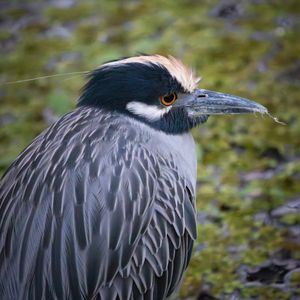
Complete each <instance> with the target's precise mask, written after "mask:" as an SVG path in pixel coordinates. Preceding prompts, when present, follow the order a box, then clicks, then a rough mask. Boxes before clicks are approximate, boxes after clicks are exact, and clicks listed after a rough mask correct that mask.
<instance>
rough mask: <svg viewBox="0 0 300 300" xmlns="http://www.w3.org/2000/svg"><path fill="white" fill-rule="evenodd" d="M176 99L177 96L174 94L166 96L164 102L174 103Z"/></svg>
mask: <svg viewBox="0 0 300 300" xmlns="http://www.w3.org/2000/svg"><path fill="white" fill-rule="evenodd" d="M174 98H175V95H174V94H170V95H168V96H165V97H164V100H165V102H172V101H173V100H174Z"/></svg>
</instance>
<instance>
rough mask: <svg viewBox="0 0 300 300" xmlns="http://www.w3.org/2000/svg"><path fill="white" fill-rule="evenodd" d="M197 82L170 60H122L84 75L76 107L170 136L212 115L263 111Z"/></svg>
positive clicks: (182, 67)
mask: <svg viewBox="0 0 300 300" xmlns="http://www.w3.org/2000/svg"><path fill="white" fill-rule="evenodd" d="M199 81H200V78H199V77H197V76H195V74H194V72H193V71H192V70H191V69H190V68H188V67H186V66H185V65H184V64H183V63H182V62H181V61H179V60H177V59H175V58H174V57H172V56H168V57H164V56H160V55H149V56H148V55H143V56H136V57H130V58H124V59H120V60H116V61H111V62H108V63H106V64H104V65H102V66H101V67H100V68H98V69H96V70H95V71H93V72H92V73H91V74H90V79H89V81H88V82H87V84H86V85H85V87H84V90H83V93H82V96H81V97H80V99H79V103H78V105H79V106H95V107H99V108H103V109H106V110H109V111H117V112H120V113H124V114H127V115H130V116H131V117H134V118H136V119H138V120H140V121H142V122H145V123H147V124H148V125H150V126H152V127H154V128H156V129H159V130H162V131H165V132H167V133H170V134H180V133H184V132H187V131H189V130H190V129H191V128H193V127H195V126H197V125H199V124H202V123H204V122H206V120H207V118H208V116H209V115H212V114H240V113H255V112H259V113H266V112H267V109H266V108H265V107H263V106H262V105H260V104H257V103H255V102H253V101H250V100H248V99H244V98H240V97H237V96H232V95H229V94H223V93H219V92H213V91H209V90H204V89H197V85H198V83H199Z"/></svg>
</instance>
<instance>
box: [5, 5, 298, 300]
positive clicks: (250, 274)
mask: <svg viewBox="0 0 300 300" xmlns="http://www.w3.org/2000/svg"><path fill="white" fill-rule="evenodd" d="M0 10H1V12H0V29H1V31H0V45H1V50H0V55H1V58H0V72H1V73H0V173H1V174H2V173H3V172H4V170H5V169H6V168H7V167H8V166H9V164H10V163H11V162H12V161H13V160H14V159H15V157H16V156H17V155H18V154H19V152H20V151H21V150H22V149H23V148H24V147H26V145H28V144H29V143H30V141H31V140H32V139H33V138H34V137H35V136H36V135H38V134H39V133H40V132H41V131H42V130H43V129H44V128H46V127H47V126H49V125H50V124H51V123H52V122H54V121H55V120H56V119H57V118H58V116H61V115H62V114H64V113H66V112H68V111H70V110H72V109H73V108H74V107H75V105H76V100H77V98H78V96H79V94H80V88H81V87H82V85H83V84H84V82H85V76H84V75H82V74H70V75H64V76H56V77H52V78H50V77H49V78H48V77H47V78H42V79H39V80H34V81H28V82H22V83H10V82H12V81H18V80H24V79H29V78H33V77H38V76H47V75H53V74H63V73H70V72H79V71H88V70H92V69H94V68H96V67H97V66H99V65H100V64H102V63H103V62H105V61H107V60H111V59H116V58H119V57H123V56H130V55H134V54H137V53H147V54H153V53H160V54H171V55H174V56H176V57H179V58H181V59H182V60H183V61H184V62H185V63H186V64H188V65H190V66H192V67H193V68H194V69H195V70H196V71H197V72H198V74H199V75H201V76H202V78H203V79H202V81H201V83H200V86H201V87H203V88H206V89H212V90H218V91H222V92H227V93H233V94H237V95H240V96H244V97H247V98H250V99H253V100H255V101H257V102H259V103H261V104H263V105H264V106H266V107H267V108H268V109H269V111H270V112H271V113H272V114H273V115H274V116H276V117H278V118H279V120H281V121H283V122H285V123H286V125H281V124H278V123H276V122H274V120H272V119H271V118H269V117H268V116H260V115H249V116H235V117H229V116H227V117H226V116H213V117H210V118H209V120H208V122H207V123H206V124H205V125H203V126H201V127H199V128H197V129H195V130H194V131H193V134H194V137H195V138H196V140H197V142H198V148H197V149H198V196H197V207H198V222H199V226H198V240H197V242H196V244H195V249H194V254H193V258H192V261H191V264H190V266H189V268H188V271H187V272H186V276H185V279H184V281H183V284H182V287H181V289H180V291H179V292H178V294H177V295H176V296H175V297H174V299H199V300H210V299H293V300H296V299H299V298H300V225H299V224H300V182H299V181H300V148H299V146H300V119H299V116H300V114H299V113H300V93H299V86H300V1H299V0H285V1H280V0H278V1H276V0H273V1H272V0H249V1H230V0H227V1H219V0H212V1H211V0H210V1H208V0H203V1H196V0H194V1H193V0H184V1H174V0H166V1H158V0H152V1H138V0H132V1H108V0H107V1H96V0H94V1H92V0H85V1H76V0H48V1H46V0H44V1H39V0H34V1H33V0H32V1H30V0H27V1H13V0H10V1H3V0H0ZM0 234H1V233H0Z"/></svg>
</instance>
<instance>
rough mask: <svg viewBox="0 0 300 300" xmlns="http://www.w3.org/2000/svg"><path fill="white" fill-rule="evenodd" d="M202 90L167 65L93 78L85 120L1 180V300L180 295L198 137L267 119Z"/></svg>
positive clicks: (257, 108)
mask: <svg viewBox="0 0 300 300" xmlns="http://www.w3.org/2000/svg"><path fill="white" fill-rule="evenodd" d="M199 80H200V78H199V77H197V75H196V73H195V72H194V71H193V70H192V69H191V68H189V67H187V66H186V65H184V64H183V62H182V61H181V60H179V59H177V58H175V57H173V56H163V55H158V54H155V55H137V56H132V57H125V58H120V59H117V60H113V61H109V62H106V63H104V64H103V65H101V66H100V67H98V68H96V69H95V70H94V71H91V72H90V74H89V75H88V79H87V83H86V84H85V86H84V87H83V89H82V93H81V96H80V97H79V100H78V103H77V106H76V108H74V110H73V111H71V112H69V113H67V114H65V115H64V116H62V117H61V118H59V119H58V120H57V121H56V122H55V123H54V124H52V125H51V126H50V127H49V128H47V129H45V130H44V131H43V132H42V133H41V134H40V135H38V136H37V137H36V138H35V139H34V140H33V141H32V143H31V144H30V145H29V146H28V147H27V148H25V150H24V151H23V152H21V154H20V155H19V156H18V157H17V158H16V160H15V161H14V162H13V163H12V164H11V166H10V167H9V168H8V169H7V171H6V172H5V173H4V175H3V177H2V179H1V183H0V232H1V236H0V298H1V299H4V300H6V299H31V300H32V299H47V300H49V299H97V300H99V299H104V300H106V299H112V300H114V299H115V300H117V299H119V300H127V299H128V300H129V299H133V300H136V299H155V300H157V299H158V300H159V299H166V298H167V297H169V296H170V295H171V294H172V293H173V292H174V291H176V290H177V289H178V287H179V286H180V282H181V280H182V277H183V274H184V272H185V270H186V268H187V266H188V264H189V261H190V258H191V253H192V248H193V244H194V241H195V239H196V237H197V222H196V206H195V203H196V202H195V201H196V173H197V172H196V171H197V161H196V151H195V142H194V139H193V137H192V135H191V133H190V130H191V129H192V128H194V127H196V126H201V125H203V124H204V123H205V122H206V121H207V119H208V117H209V116H210V115H216V114H241V113H256V112H258V113H266V111H267V109H266V108H265V107H264V106H262V105H260V104H258V103H256V102H254V101H251V100H248V99H245V98H241V97H238V96H233V95H229V94H224V93H220V92H214V91H210V90H205V89H201V88H198V85H199Z"/></svg>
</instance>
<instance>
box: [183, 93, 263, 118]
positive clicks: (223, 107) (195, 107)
mask: <svg viewBox="0 0 300 300" xmlns="http://www.w3.org/2000/svg"><path fill="white" fill-rule="evenodd" d="M191 96H192V97H191V98H189V100H188V101H187V103H186V107H187V108H188V111H189V114H190V115H191V116H198V115H227V114H245V113H257V112H258V113H261V114H264V113H267V112H268V110H267V109H266V108H265V107H264V106H262V105H260V104H258V103H256V102H254V101H250V100H248V99H245V98H241V97H238V96H233V95H229V94H224V93H219V92H213V91H209V90H204V89H198V90H196V91H195V92H194V93H193V94H192V95H191Z"/></svg>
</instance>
